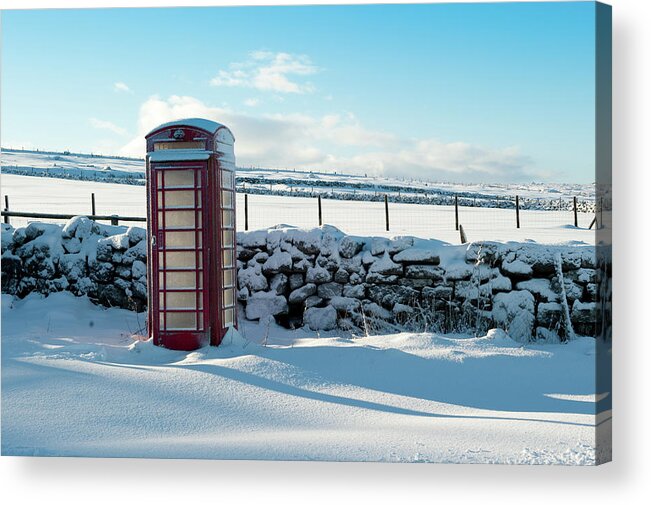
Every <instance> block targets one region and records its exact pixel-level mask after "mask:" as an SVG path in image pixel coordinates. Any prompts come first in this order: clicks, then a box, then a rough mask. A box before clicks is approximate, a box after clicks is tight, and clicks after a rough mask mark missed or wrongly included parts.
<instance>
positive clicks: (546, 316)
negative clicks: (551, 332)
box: [537, 302, 563, 329]
mask: <svg viewBox="0 0 651 505" xmlns="http://www.w3.org/2000/svg"><path fill="white" fill-rule="evenodd" d="M537 322H538V325H539V326H543V327H545V328H554V329H557V328H561V326H562V323H563V306H562V305H561V304H560V303H557V302H548V303H539V304H538V318H537Z"/></svg>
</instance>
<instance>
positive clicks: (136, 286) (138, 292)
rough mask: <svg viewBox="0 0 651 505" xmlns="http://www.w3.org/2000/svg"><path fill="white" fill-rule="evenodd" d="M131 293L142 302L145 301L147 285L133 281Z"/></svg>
mask: <svg viewBox="0 0 651 505" xmlns="http://www.w3.org/2000/svg"><path fill="white" fill-rule="evenodd" d="M131 291H132V292H133V296H136V297H138V298H140V299H142V300H147V284H146V283H144V282H140V281H133V282H132V283H131Z"/></svg>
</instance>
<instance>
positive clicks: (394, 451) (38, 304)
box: [2, 293, 611, 465]
mask: <svg viewBox="0 0 651 505" xmlns="http://www.w3.org/2000/svg"><path fill="white" fill-rule="evenodd" d="M143 320H144V316H143V315H142V314H140V315H139V314H136V313H133V312H129V311H125V310H120V309H108V310H106V309H102V308H99V307H97V306H94V305H92V304H91V303H90V302H89V301H88V300H87V299H84V298H74V297H73V296H72V295H70V294H69V293H56V294H53V295H51V296H50V297H48V298H46V299H43V298H41V297H39V296H37V295H30V296H28V297H27V298H26V299H24V300H12V298H11V297H9V296H8V295H2V400H3V401H2V419H3V422H2V453H3V454H5V455H8V454H12V455H44V456H48V455H60V456H105V457H111V456H125V457H130V456H131V457H174V458H221V459H231V458H233V459H287V460H303V459H305V460H338V461H396V462H397V461H401V462H448V463H521V464H549V463H554V464H568V465H589V464H593V463H594V462H595V458H596V457H597V455H596V454H595V417H594V415H593V413H594V411H595V405H596V404H595V401H598V402H599V403H598V405H599V406H600V407H599V410H600V411H603V412H602V413H601V414H599V415H598V416H597V418H596V419H597V420H598V422H599V423H603V427H604V429H605V430H609V429H610V422H611V421H610V405H609V403H610V397H609V396H608V395H607V394H603V395H597V397H595V394H594V393H595V382H594V381H595V355H596V353H597V346H599V345H602V344H601V343H600V342H598V341H595V339H592V338H579V339H577V340H575V341H572V342H570V343H568V344H566V345H526V346H522V345H520V344H517V343H515V342H514V341H512V340H510V339H509V338H508V337H506V336H505V335H504V334H502V333H500V332H497V333H490V334H489V335H488V336H486V337H483V338H477V339H474V338H469V337H467V336H463V335H457V336H449V335H448V336H439V335H433V334H408V333H401V334H396V335H381V336H374V337H366V338H361V339H355V340H350V339H347V338H342V336H341V335H338V334H337V333H336V332H333V333H332V334H328V335H325V334H324V335H321V336H320V338H314V334H313V333H303V332H302V331H300V330H297V331H294V332H291V331H288V330H284V329H281V328H279V327H276V326H272V327H270V328H269V329H268V330H267V328H266V327H265V325H264V324H263V325H262V326H258V324H257V323H246V324H245V325H244V327H243V328H242V333H243V337H239V336H238V335H235V336H230V337H227V338H226V341H225V342H224V344H223V345H222V346H220V347H218V348H205V349H201V350H199V351H196V352H191V353H186V352H177V351H170V350H166V349H161V348H156V347H154V346H153V345H151V343H150V342H141V341H135V340H134V339H133V337H132V335H133V334H136V333H138V329H139V328H141V327H142V326H143ZM310 337H311V338H310ZM265 339H266V340H267V342H266V344H267V345H266V346H265V345H261V344H260V342H262V341H263V340H265ZM256 342H258V343H256ZM608 352H609V351H608V350H606V353H605V354H604V355H605V356H607V353H608ZM599 354H601V353H599Z"/></svg>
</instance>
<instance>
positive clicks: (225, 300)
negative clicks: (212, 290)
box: [222, 288, 235, 307]
mask: <svg viewBox="0 0 651 505" xmlns="http://www.w3.org/2000/svg"><path fill="white" fill-rule="evenodd" d="M223 293H224V296H223V297H222V307H232V306H233V305H235V290H234V289H233V288H228V289H224V291H223Z"/></svg>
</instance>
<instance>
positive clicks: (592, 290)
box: [585, 284, 599, 302]
mask: <svg viewBox="0 0 651 505" xmlns="http://www.w3.org/2000/svg"><path fill="white" fill-rule="evenodd" d="M598 293H599V286H597V285H596V284H586V286H585V296H586V298H587V300H588V301H589V302H596V301H597V296H598Z"/></svg>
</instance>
